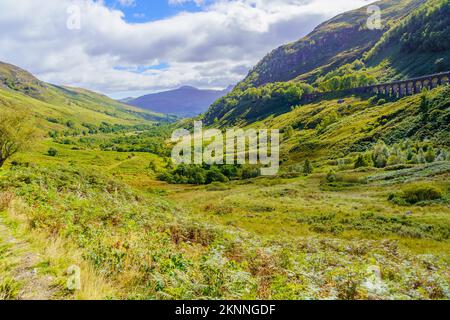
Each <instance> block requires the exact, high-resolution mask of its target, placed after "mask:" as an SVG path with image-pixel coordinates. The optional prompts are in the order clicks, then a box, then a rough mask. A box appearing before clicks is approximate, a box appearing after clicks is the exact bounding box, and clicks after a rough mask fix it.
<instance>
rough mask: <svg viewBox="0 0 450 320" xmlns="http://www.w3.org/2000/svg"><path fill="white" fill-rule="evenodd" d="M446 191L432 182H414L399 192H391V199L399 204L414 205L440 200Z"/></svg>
mask: <svg viewBox="0 0 450 320" xmlns="http://www.w3.org/2000/svg"><path fill="white" fill-rule="evenodd" d="M443 197H444V192H443V191H442V190H441V189H440V188H439V187H437V186H435V185H433V184H431V183H425V182H423V183H414V184H412V185H409V186H407V187H405V188H403V190H402V191H401V192H400V193H398V194H390V195H389V200H390V201H392V202H394V203H397V204H409V205H414V204H418V203H423V202H427V201H434V200H440V199H442V198H443Z"/></svg>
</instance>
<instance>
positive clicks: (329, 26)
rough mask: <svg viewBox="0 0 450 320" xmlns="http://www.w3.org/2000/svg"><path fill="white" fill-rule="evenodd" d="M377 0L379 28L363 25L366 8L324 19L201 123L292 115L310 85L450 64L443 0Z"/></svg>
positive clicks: (399, 75) (341, 86) (375, 79)
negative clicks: (325, 20) (379, 10)
mask: <svg viewBox="0 0 450 320" xmlns="http://www.w3.org/2000/svg"><path fill="white" fill-rule="evenodd" d="M375 4H377V5H379V6H380V8H381V9H382V25H383V27H384V29H383V30H369V29H367V26H366V21H367V19H368V17H369V16H368V13H367V7H364V8H361V9H359V10H354V11H351V12H348V13H344V14H341V15H339V16H338V17H336V18H333V19H331V20H330V21H328V22H325V23H323V24H322V25H320V26H319V27H317V28H316V30H315V31H314V32H313V33H311V34H310V35H309V36H307V37H306V38H304V39H302V40H300V41H298V42H296V43H293V44H288V45H286V46H283V47H280V48H278V49H276V50H275V51H273V52H272V53H270V54H269V55H268V56H266V57H265V58H264V59H263V60H262V61H261V62H260V63H259V64H258V65H257V66H256V67H255V68H254V69H253V70H252V71H251V72H250V74H249V76H248V77H247V78H246V79H245V80H244V81H243V82H242V83H240V84H239V85H238V86H237V87H236V88H235V89H234V90H233V91H232V92H231V93H230V94H228V95H227V96H225V97H223V98H221V99H219V100H217V101H216V102H215V103H214V104H213V105H212V106H211V107H210V109H209V110H208V112H206V113H205V116H204V119H205V122H207V123H208V124H213V123H219V124H222V125H246V124H249V123H252V122H254V121H260V120H263V119H264V118H267V117H270V116H277V115H279V114H282V113H285V112H289V111H290V110H291V108H293V107H295V106H296V105H299V104H302V103H303V101H302V99H301V98H302V95H303V94H304V93H308V92H310V91H312V90H317V91H322V92H328V91H339V90H345V89H350V88H356V87H361V86H367V85H371V84H375V83H380V82H389V81H392V80H398V79H404V78H409V77H415V76H421V75H426V74H432V73H436V72H441V71H445V70H449V69H450V61H449V58H448V57H449V56H450V50H449V47H448V46H449V44H448V43H449V42H448V40H447V39H448V37H449V36H450V33H449V32H450V20H449V19H450V18H449V17H450V4H449V1H448V0H430V1H426V2H424V1H417V0H413V1H410V0H398V1H379V2H376V3H375ZM299 82H300V83H304V82H306V83H309V84H311V85H312V86H313V88H311V87H308V86H307V85H306V84H298V83H299ZM280 90H281V91H280ZM293 93H295V94H294V96H293V95H292V94H293ZM367 98H369V97H367Z"/></svg>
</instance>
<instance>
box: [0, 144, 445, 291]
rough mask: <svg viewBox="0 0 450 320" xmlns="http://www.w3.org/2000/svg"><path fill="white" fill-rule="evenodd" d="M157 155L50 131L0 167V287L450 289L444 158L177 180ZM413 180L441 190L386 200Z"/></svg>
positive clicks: (164, 289)
mask: <svg viewBox="0 0 450 320" xmlns="http://www.w3.org/2000/svg"><path fill="white" fill-rule="evenodd" d="M49 146H53V147H55V148H57V149H58V151H59V153H58V156H57V157H49V156H47V155H45V150H47V149H48V147H49ZM152 159H153V160H154V161H160V160H159V159H158V157H156V156H153V155H149V154H145V153H118V152H102V151H95V150H92V151H89V150H85V151H80V150H72V149H71V148H70V147H69V146H64V145H58V144H54V143H53V142H50V141H48V142H45V143H44V144H43V145H38V146H36V148H35V150H33V151H32V152H31V153H30V154H24V155H22V156H20V157H18V159H17V160H16V162H17V163H16V164H15V166H12V167H9V168H7V169H4V170H3V172H2V173H1V178H0V181H1V190H2V193H1V197H2V199H3V200H2V201H3V202H4V204H3V205H2V208H0V209H3V210H4V213H3V217H4V218H2V228H1V237H2V251H1V252H2V256H1V258H0V259H1V261H2V264H1V268H2V277H1V282H0V292H1V294H2V297H3V298H9V299H11V298H12V299H21V298H31V299H33V298H64V299H96V298H103V299H104V298H113V299H155V298H157V299H194V298H205V299H222V298H226V299H368V298H369V299H448V298H450V291H449V281H450V268H449V263H450V243H449V234H450V207H449V202H448V199H449V193H448V191H449V189H450V184H449V182H448V181H449V179H448V178H449V174H450V163H448V162H441V163H433V164H425V165H418V166H416V167H415V168H413V169H411V168H409V169H403V170H399V171H396V172H395V173H392V172H387V171H385V170H383V169H367V170H346V171H344V172H342V174H345V175H347V176H348V177H353V178H347V179H348V180H349V181H351V183H345V184H339V183H338V184H329V183H326V179H325V176H326V174H325V173H320V172H318V173H315V174H313V175H311V176H308V177H303V176H299V177H295V178H290V179H284V178H280V177H278V178H255V179H251V180H245V181H234V182H229V183H226V184H223V185H218V186H217V185H210V186H185V185H168V184H166V183H163V182H160V181H157V180H156V178H155V177H154V175H153V174H152V173H151V171H149V169H148V163H149V161H150V160H152ZM28 162H32V164H31V163H29V164H28ZM100 168H101V170H100ZM105 168H106V170H105ZM100 172H103V173H102V174H100ZM386 174H388V175H390V176H387V177H386ZM392 175H394V176H392ZM355 177H358V179H356V178H355ZM360 178H364V180H361V179H360ZM414 179H419V180H422V181H423V180H426V181H429V182H431V183H432V184H434V185H437V186H440V187H441V188H442V189H443V190H446V191H445V192H446V196H445V198H444V200H442V201H437V202H432V203H428V204H426V205H412V206H400V205H396V204H393V203H392V202H391V201H389V200H388V197H389V194H390V193H395V192H397V191H398V190H399V189H400V188H402V186H403V185H404V184H405V181H409V180H414ZM362 181H369V182H362ZM8 195H9V196H8ZM6 197H10V198H11V199H10V200H8V201H7V200H5V199H6ZM8 199H9V198H8ZM6 202H8V203H6ZM5 203H6V204H5ZM17 204H20V206H19V208H20V209H17V208H18V207H17V206H18V205H17ZM14 230H15V231H14ZM21 230H22V231H21ZM13 232H15V233H13ZM26 235H28V236H26ZM22 237H24V238H22ZM8 239H9V240H8ZM11 239H19V240H17V241H16V240H14V241H11ZM22 239H25V240H22ZM17 243H21V244H22V243H23V245H18V244H17ZM27 243H30V244H29V245H28V244H27ZM33 243H34V244H33ZM71 265H76V266H80V268H81V271H82V284H83V285H82V289H81V291H77V290H68V289H67V287H66V282H67V279H68V278H69V275H68V274H67V270H68V268H69V267H70V266H71ZM3 270H4V271H3ZM31 287H33V288H34V289H31ZM111 288H114V290H112V289H111Z"/></svg>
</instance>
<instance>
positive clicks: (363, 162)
mask: <svg viewBox="0 0 450 320" xmlns="http://www.w3.org/2000/svg"><path fill="white" fill-rule="evenodd" d="M369 165H370V164H369V161H368V160H367V158H366V157H365V156H364V155H359V156H358V159H356V162H355V169H358V168H363V167H368V166H369Z"/></svg>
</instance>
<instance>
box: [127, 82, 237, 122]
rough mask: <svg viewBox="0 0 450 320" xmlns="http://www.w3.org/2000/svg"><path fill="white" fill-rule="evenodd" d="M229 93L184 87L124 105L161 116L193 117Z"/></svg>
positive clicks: (129, 101) (147, 96) (227, 91)
mask: <svg viewBox="0 0 450 320" xmlns="http://www.w3.org/2000/svg"><path fill="white" fill-rule="evenodd" d="M230 91H231V90H230V89H226V90H201V89H197V88H194V87H189V86H185V87H181V88H179V89H176V90H171V91H165V92H159V93H154V94H148V95H145V96H142V97H139V98H136V99H127V101H126V103H127V104H129V105H131V106H136V107H139V108H143V109H147V110H151V111H154V112H159V113H163V114H173V115H176V116H180V117H193V116H197V115H199V114H201V113H202V112H205V111H206V110H207V109H208V107H209V106H210V105H211V104H212V103H213V102H214V101H216V100H217V99H219V98H220V97H222V96H224V95H226V94H227V93H229V92H230Z"/></svg>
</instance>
